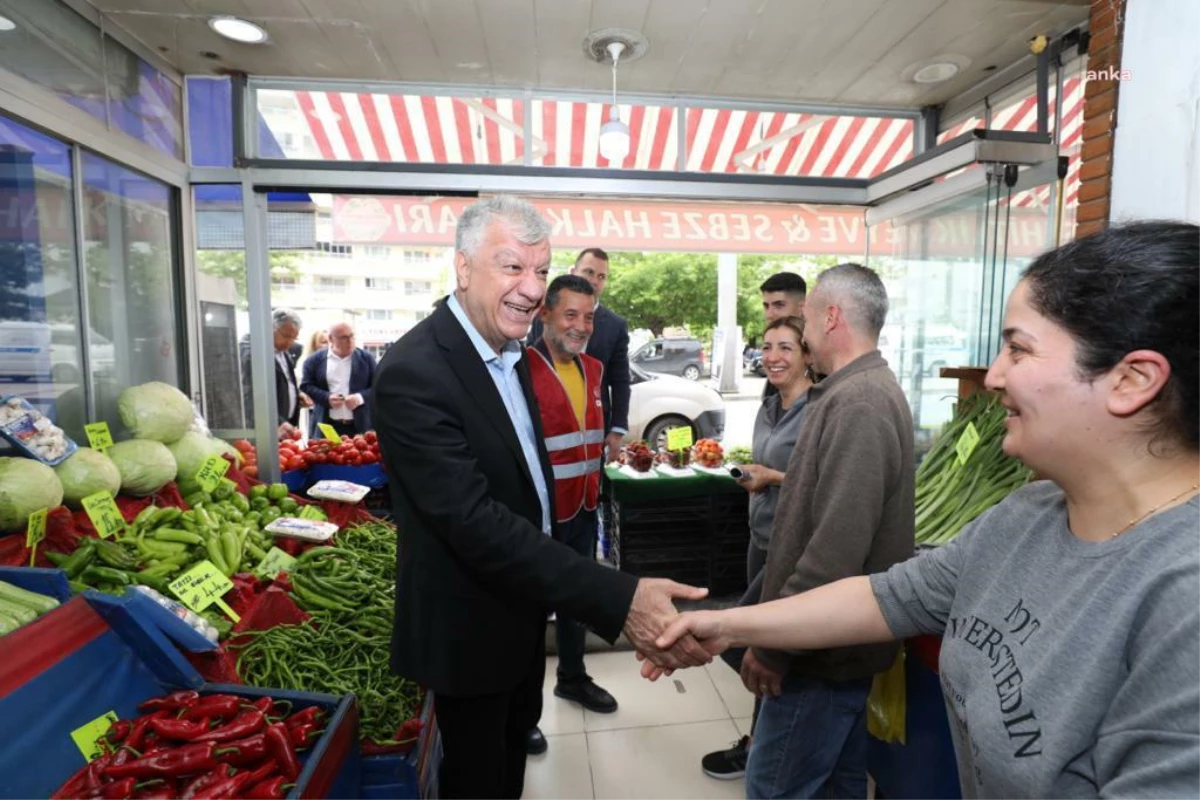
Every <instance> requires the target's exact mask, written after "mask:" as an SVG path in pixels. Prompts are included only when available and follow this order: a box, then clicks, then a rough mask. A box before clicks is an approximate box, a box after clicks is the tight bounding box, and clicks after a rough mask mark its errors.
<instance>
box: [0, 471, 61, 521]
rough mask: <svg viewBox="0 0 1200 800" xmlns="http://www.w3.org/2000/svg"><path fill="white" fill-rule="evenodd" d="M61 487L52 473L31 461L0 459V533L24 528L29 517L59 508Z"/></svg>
mask: <svg viewBox="0 0 1200 800" xmlns="http://www.w3.org/2000/svg"><path fill="white" fill-rule="evenodd" d="M62 499H63V487H62V484H61V483H59V480H58V476H57V475H55V474H54V470H52V469H50V467H47V466H46V465H45V464H43V463H41V462H39V461H34V460H33V459H32V458H0V532H3V533H11V532H13V531H19V530H21V529H22V528H24V527H25V525H26V523H27V522H28V521H29V515H30V514H32V513H33V512H34V511H38V510H40V509H43V508H57V507H58V506H61V505H62Z"/></svg>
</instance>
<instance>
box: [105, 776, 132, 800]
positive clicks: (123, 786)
mask: <svg viewBox="0 0 1200 800" xmlns="http://www.w3.org/2000/svg"><path fill="white" fill-rule="evenodd" d="M135 788H137V778H122V779H121V780H119V781H113V782H112V783H110V784H108V785H107V786H105V787H104V795H103V796H104V800H129V798H131V797H133V790H134V789H135Z"/></svg>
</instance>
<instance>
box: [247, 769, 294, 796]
mask: <svg viewBox="0 0 1200 800" xmlns="http://www.w3.org/2000/svg"><path fill="white" fill-rule="evenodd" d="M286 780H287V778H285V777H283V776H282V775H276V776H275V777H274V778H267V779H266V780H265V781H262V782H261V783H256V784H254V785H253V786H251V787H250V791H248V792H246V797H247V798H249V800H280V798H282V797H283V783H284V781H286Z"/></svg>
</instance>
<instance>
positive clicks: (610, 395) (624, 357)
mask: <svg viewBox="0 0 1200 800" xmlns="http://www.w3.org/2000/svg"><path fill="white" fill-rule="evenodd" d="M608 270H609V266H608V253H606V252H604V251H603V250H601V249H600V248H599V247H589V248H587V249H586V250H584V251H583V252H581V253H580V254H579V255H578V256H577V257H576V258H575V266H573V267H571V274H572V275H578V276H579V277H581V278H584V279H585V280H586V281H587V282H588V283H590V284H591V285H592V290H593V291H595V293H596V316H595V317H594V319H593V322H592V338H591V339H590V340H588V346H587V354H588V355H589V356H591V357H592V358H594V359H596V360H598V361H599V362H600V363H601V364H603V365H604V385H603V387H602V388H601V394H600V399H601V400H602V401H603V402H604V432H605V434H606V435H605V437H604V438H605V448H606V449H607V451H608V453H607V456H606V460H608V461H612V460H614V459H615V458H616V457H617V454H618V453H620V452H621V439H622V438H623V437H624V436H625V434H627V433H629V391H630V390H629V385H630V377H629V325H628V324H627V323H626V322H625V318H624V317H622V316H621V315H620V314H618V313H616V312H615V311H613V310H612V309H610V308H609V307H607V306H604V305H601V304H600V296H601V295H602V294H604V287H605V285H606V284H607V283H608ZM541 337H542V323H541V320H535V321H534V323H533V328H532V330H531V331H530V332H529V338H528V340H527V343H528V344H533V343H534V342H536V341H537V340H538V339H540V338H541Z"/></svg>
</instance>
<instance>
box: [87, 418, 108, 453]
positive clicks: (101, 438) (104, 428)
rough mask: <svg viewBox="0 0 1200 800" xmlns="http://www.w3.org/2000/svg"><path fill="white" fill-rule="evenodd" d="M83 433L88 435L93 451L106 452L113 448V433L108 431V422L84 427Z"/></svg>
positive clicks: (94, 423)
mask: <svg viewBox="0 0 1200 800" xmlns="http://www.w3.org/2000/svg"><path fill="white" fill-rule="evenodd" d="M83 431H84V433H86V434H87V438H88V444H89V445H91V447H92V449H93V450H100V451H104V450H107V449H108V448H110V447H112V446H113V438H112V432H111V431H110V430H109V429H108V423H107V422H93V423H91V424H88V425H84V426H83Z"/></svg>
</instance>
